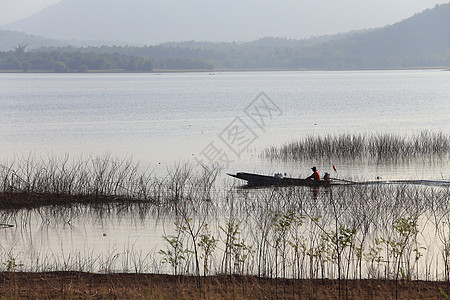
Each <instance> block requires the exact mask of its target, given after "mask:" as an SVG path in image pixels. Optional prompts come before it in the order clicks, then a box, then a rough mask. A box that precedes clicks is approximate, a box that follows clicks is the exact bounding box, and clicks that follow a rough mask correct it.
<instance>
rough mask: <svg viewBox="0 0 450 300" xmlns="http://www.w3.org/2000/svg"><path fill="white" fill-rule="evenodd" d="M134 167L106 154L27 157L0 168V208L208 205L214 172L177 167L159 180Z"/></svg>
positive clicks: (133, 164)
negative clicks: (204, 202) (186, 202)
mask: <svg viewBox="0 0 450 300" xmlns="http://www.w3.org/2000/svg"><path fill="white" fill-rule="evenodd" d="M149 169H150V168H142V167H141V166H140V165H139V163H134V162H133V161H132V159H131V158H125V159H117V158H113V157H111V155H109V154H107V155H104V156H90V157H87V158H83V157H81V158H79V159H78V160H70V159H69V156H68V155H66V156H64V157H62V158H60V157H49V158H47V159H42V158H40V159H38V158H36V157H32V156H30V157H26V158H21V159H16V160H14V161H12V162H10V163H4V164H1V165H0V208H13V207H26V206H27V205H29V206H40V205H46V204H66V203H71V202H87V203H95V202H111V201H120V202H126V201H134V202H142V201H144V202H149V203H152V204H155V205H167V204H177V203H178V202H179V201H184V200H188V199H196V200H198V201H202V200H208V199H209V198H210V193H211V192H212V187H213V185H214V182H215V179H216V176H217V173H218V171H219V170H218V169H208V168H203V169H201V170H198V169H195V168H194V166H193V165H192V164H189V163H185V164H182V163H179V164H177V165H175V166H174V167H172V168H169V169H168V175H167V176H165V177H163V178H158V177H157V176H155V175H154V174H153V172H152V171H149Z"/></svg>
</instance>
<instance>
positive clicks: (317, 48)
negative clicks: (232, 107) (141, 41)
mask: <svg viewBox="0 0 450 300" xmlns="http://www.w3.org/2000/svg"><path fill="white" fill-rule="evenodd" d="M80 1H84V0H80ZM0 37H1V35H0ZM21 42H24V41H21ZM25 42H26V41H25ZM13 46H16V44H14V45H13ZM31 51H32V52H34V53H36V52H47V53H48V52H52V53H73V54H74V55H75V56H76V55H77V54H76V53H77V52H80V53H85V54H86V53H91V54H96V55H114V54H120V55H125V56H134V57H143V58H145V59H154V67H155V69H187V68H191V66H200V67H198V68H200V69H211V68H215V69H366V68H369V69H383V68H415V67H447V68H448V67H449V66H450V3H448V4H443V5H439V6H436V7H434V8H433V9H428V10H425V11H424V12H422V13H419V14H416V15H414V16H412V17H410V18H408V19H406V20H403V21H401V22H398V23H396V24H393V25H389V26H385V27H383V28H378V29H371V30H364V31H354V32H349V33H345V34H339V35H331V36H321V37H315V38H310V39H304V40H295V39H286V38H279V37H266V38H262V39H258V40H255V41H252V42H207V41H186V42H168V43H162V44H159V45H155V46H145V47H138V46H101V47H92V46H90V47H84V48H77V47H74V46H70V47H58V45H56V46H52V45H48V46H47V47H45V48H39V49H35V50H32V49H31ZM196 68H197V67H196Z"/></svg>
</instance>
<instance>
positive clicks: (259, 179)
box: [228, 172, 332, 186]
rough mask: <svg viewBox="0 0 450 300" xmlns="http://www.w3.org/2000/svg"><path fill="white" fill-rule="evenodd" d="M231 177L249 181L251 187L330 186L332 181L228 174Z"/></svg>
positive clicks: (240, 173)
mask: <svg viewBox="0 0 450 300" xmlns="http://www.w3.org/2000/svg"><path fill="white" fill-rule="evenodd" d="M228 175H229V176H231V177H234V178H238V179H241V180H245V181H247V184H248V185H250V186H330V185H331V184H332V182H331V181H325V180H319V181H316V180H311V179H302V178H289V177H275V176H267V175H260V174H253V173H245V172H239V173H236V174H228Z"/></svg>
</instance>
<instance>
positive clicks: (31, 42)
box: [0, 29, 125, 51]
mask: <svg viewBox="0 0 450 300" xmlns="http://www.w3.org/2000/svg"><path fill="white" fill-rule="evenodd" d="M18 44H27V45H28V46H27V49H36V48H41V47H65V46H74V47H84V46H104V45H106V46H107V45H125V43H123V42H113V41H101V40H98V41H94V40H92V41H83V40H64V39H51V38H45V37H41V36H37V35H32V34H27V33H23V32H18V31H11V30H1V29H0V51H9V50H14V48H16V47H17V45H18Z"/></svg>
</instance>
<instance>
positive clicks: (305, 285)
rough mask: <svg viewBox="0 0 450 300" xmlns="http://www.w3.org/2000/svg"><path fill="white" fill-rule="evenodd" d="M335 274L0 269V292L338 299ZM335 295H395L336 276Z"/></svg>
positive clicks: (411, 293)
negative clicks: (287, 277)
mask: <svg viewBox="0 0 450 300" xmlns="http://www.w3.org/2000/svg"><path fill="white" fill-rule="evenodd" d="M338 291H339V286H338V281H337V280H284V279H278V280H275V279H268V278H257V277H253V276H209V277H202V278H201V279H200V283H199V281H198V278H197V277H192V276H188V277H187V276H171V275H153V274H92V273H79V272H51V273H20V272H15V273H0V298H1V299H14V298H15V299H18V298H37V299H46V298H53V299H55V298H56V299H58V298H69V299H72V298H76V299H80V298H82V299H105V298H106V299H111V298H120V299H338V298H339V292H338ZM449 293H450V283H449V282H431V281H429V282H425V281H409V282H400V283H399V285H398V295H397V298H398V299H447V298H448V296H447V295H448V294H449ZM340 298H341V299H395V298H396V295H395V282H394V281H384V280H361V281H357V280H351V281H348V282H347V283H346V282H341V297H340Z"/></svg>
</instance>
